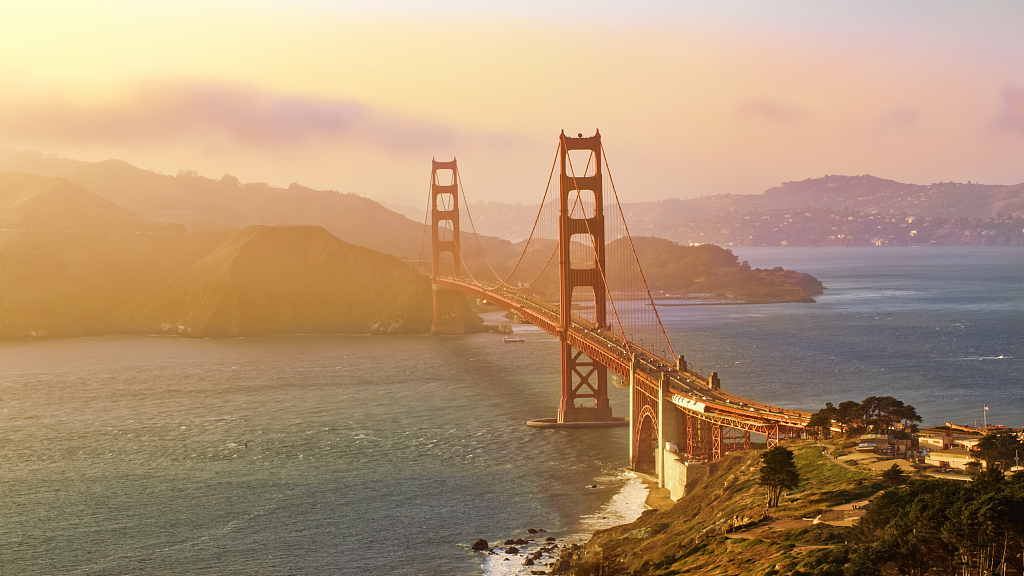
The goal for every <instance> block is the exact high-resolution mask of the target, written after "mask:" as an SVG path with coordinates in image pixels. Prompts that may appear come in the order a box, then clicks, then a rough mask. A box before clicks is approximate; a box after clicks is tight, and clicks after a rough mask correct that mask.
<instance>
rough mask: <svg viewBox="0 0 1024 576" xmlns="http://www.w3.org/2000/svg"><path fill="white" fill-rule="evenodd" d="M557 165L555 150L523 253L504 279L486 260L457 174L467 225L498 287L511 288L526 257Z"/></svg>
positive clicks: (464, 191) (485, 254) (463, 188)
mask: <svg viewBox="0 0 1024 576" xmlns="http://www.w3.org/2000/svg"><path fill="white" fill-rule="evenodd" d="M557 163H558V150H555V159H554V160H553V161H552V162H551V171H550V172H549V173H548V183H547V185H546V186H545V187H544V197H543V198H541V201H540V208H539V209H538V210H537V217H536V218H534V220H533V228H531V229H530V236H529V237H528V238H527V239H526V244H525V245H524V246H523V252H522V253H521V254H520V255H519V260H517V261H516V264H515V266H513V267H512V271H511V272H509V273H508V276H506V277H505V278H504V279H502V278H501V275H499V274H498V272H497V271H495V270H494V266H492V265H491V262H490V260H488V259H487V253H486V251H485V250H484V245H483V243H482V242H480V232H479V231H478V230H477V229H476V224H475V223H474V222H473V214H472V213H471V212H470V211H469V200H468V199H467V198H466V189H465V187H464V186H463V185H462V174H458V178H459V191H460V192H461V193H462V200H463V203H464V204H465V205H466V215H467V216H469V225H470V226H471V227H472V228H473V234H474V235H475V236H476V243H477V246H479V247H480V253H481V254H483V257H484V263H486V264H487V267H488V268H490V269H491V273H492V274H494V278H495V280H497V281H498V284H497V285H498V286H511V285H510V284H508V281H509V280H510V279H511V278H512V275H513V274H515V273H516V270H518V269H519V265H520V264H521V263H522V262H523V259H524V258H525V257H526V253H527V251H528V250H529V248H530V241H531V240H533V234H534V233H535V232H536V231H537V223H538V222H540V217H541V214H543V213H544V202H545V201H547V198H548V191H549V190H550V189H551V179H552V178H553V177H554V174H555V165H556V164H557ZM546 268H547V266H545V268H544V269H546ZM542 271H543V269H542ZM538 277H539V276H538ZM532 283H533V281H531V282H530V284H532Z"/></svg>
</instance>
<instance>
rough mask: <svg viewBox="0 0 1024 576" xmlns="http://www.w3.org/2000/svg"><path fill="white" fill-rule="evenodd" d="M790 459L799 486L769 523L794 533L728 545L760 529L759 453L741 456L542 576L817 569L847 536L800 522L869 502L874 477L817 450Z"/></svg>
mask: <svg viewBox="0 0 1024 576" xmlns="http://www.w3.org/2000/svg"><path fill="white" fill-rule="evenodd" d="M795 453H796V464H797V469H798V471H799V473H800V476H801V478H802V479H803V481H802V482H801V485H800V486H799V487H798V488H797V489H796V490H795V491H792V492H790V498H789V502H790V503H789V504H783V505H782V506H780V507H779V508H776V509H772V510H771V516H772V518H773V519H794V520H796V522H797V523H799V524H801V527H799V528H790V529H786V530H764V531H762V532H761V534H763V536H762V537H761V538H759V539H753V538H749V537H748V538H736V539H731V538H728V537H727V533H728V531H729V529H730V528H732V527H734V526H750V525H754V524H757V523H760V522H763V521H764V512H765V498H764V490H763V489H762V488H761V487H760V486H758V485H757V482H756V479H757V472H756V470H757V469H758V466H759V462H758V451H754V450H747V451H740V452H735V453H732V454H730V455H728V456H726V457H725V458H724V459H723V460H721V461H719V462H715V463H713V464H710V465H705V466H702V467H701V470H702V473H701V474H699V475H698V477H697V478H695V479H693V480H691V482H689V483H688V484H687V494H686V495H685V496H684V497H683V498H681V499H680V500H679V501H678V502H676V503H675V505H673V506H671V507H668V508H665V509H661V510H659V509H652V510H647V511H645V512H644V513H643V514H642V515H641V516H640V518H639V519H638V520H636V521H635V522H633V523H631V524H625V525H622V526H616V527H614V528H610V529H608V530H602V531H600V532H597V533H596V534H594V536H593V538H591V540H590V541H589V542H588V543H587V544H586V545H585V546H583V547H579V548H574V549H569V550H566V551H563V554H562V557H561V559H560V560H559V561H558V562H557V563H556V564H555V565H554V566H552V567H551V571H550V572H546V573H550V574H561V575H562V576H584V575H586V576H591V575H593V576H597V575H599V574H600V575H602V576H625V575H627V574H644V575H656V574H664V575H670V574H736V575H740V574H773V575H774V574H802V573H804V572H796V571H794V570H795V569H796V568H797V567H798V566H799V567H803V566H801V565H802V564H804V565H806V564H816V562H815V560H816V559H818V558H820V555H821V553H822V552H823V551H825V550H829V547H828V545H829V544H835V543H839V544H841V543H842V542H843V541H844V539H846V538H847V537H848V536H847V535H848V534H850V533H851V529H850V528H840V527H833V526H829V525H827V524H818V525H814V524H812V523H811V522H810V521H805V522H800V521H799V520H797V519H799V518H814V517H815V516H817V515H819V514H822V513H823V512H824V511H825V510H826V509H827V508H828V507H829V506H831V505H835V504H841V503H845V502H850V501H853V500H856V499H858V498H860V497H864V496H868V495H870V494H873V493H874V492H877V491H878V490H879V489H880V488H881V486H880V485H877V484H876V483H874V482H872V479H873V476H874V475H873V474H870V473H866V472H862V471H854V470H847V469H845V468H842V467H841V466H840V465H839V464H835V463H834V462H833V461H832V460H830V459H827V458H824V457H822V455H821V447H818V446H804V447H802V448H798V449H796V450H795ZM756 532H757V530H755V533H756ZM819 548H820V549H823V550H819ZM811 573H815V572H811ZM839 574H840V575H841V574H842V571H841V570H840V572H839Z"/></svg>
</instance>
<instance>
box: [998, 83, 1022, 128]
mask: <svg viewBox="0 0 1024 576" xmlns="http://www.w3.org/2000/svg"><path fill="white" fill-rule="evenodd" d="M995 128H996V130H998V131H1001V132H1015V133H1017V134H1019V135H1021V136H1024V90H1020V89H1017V88H1012V87H1007V88H1005V89H1003V101H1002V106H1001V108H1000V110H999V115H998V116H997V117H996V121H995Z"/></svg>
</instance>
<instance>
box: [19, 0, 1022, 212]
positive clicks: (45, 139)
mask: <svg viewBox="0 0 1024 576" xmlns="http://www.w3.org/2000/svg"><path fill="white" fill-rule="evenodd" d="M438 4H440V3H439V2H413V1H404V2H403V1H390V2H389V1H372V2H371V1H366V2H340V1H327V0H305V1H303V0H289V1H285V0H247V1H245V2H243V1H234V0H203V1H202V2H191V1H176V2H161V3H156V2H139V1H137V0H133V1H124V2H119V1H107V2H103V1H90V2H81V1H78V0H76V1H66V2H61V1H46V0H36V1H33V2H22V1H19V0H0V148H4V147H7V148H18V149H32V150H41V151H44V152H54V153H57V154H59V155H61V156H66V157H73V158H79V159H84V160H102V159H106V158H120V159H123V160H126V161H128V162H130V163H132V164H135V165H137V166H141V167H144V168H152V169H155V170H158V171H162V172H166V173H172V174H173V173H175V172H177V171H178V170H180V169H186V170H196V171H198V172H199V173H201V174H203V175H206V176H211V177H219V176H220V175H222V174H224V173H231V174H234V175H236V176H238V177H239V178H241V179H242V180H243V181H267V182H269V183H271V184H276V185H284V186H287V185H288V184H289V183H290V182H299V183H301V184H305V185H308V186H312V187H316V188H331V189H336V190H342V191H346V192H355V193H358V194H362V195H364V196H369V197H377V198H380V197H385V196H387V195H391V196H392V197H394V196H404V197H407V198H408V199H409V203H413V204H418V203H420V202H424V203H425V195H426V190H427V189H426V186H427V181H428V178H429V170H430V159H431V157H436V158H438V159H450V158H451V157H452V156H457V157H458V159H459V166H460V169H461V172H462V178H463V182H464V184H465V187H466V191H467V194H469V195H470V199H471V200H504V201H511V202H523V203H535V202H538V201H539V199H540V195H541V194H542V192H543V187H544V184H545V182H546V179H547V174H548V170H549V168H550V166H551V161H552V159H553V157H554V153H555V148H556V145H557V136H558V133H559V132H560V131H561V130H562V129H564V130H565V131H566V132H567V133H570V134H576V133H578V132H582V133H584V134H588V135H589V134H592V133H593V132H594V129H595V128H599V129H600V130H601V133H602V134H603V135H604V145H605V149H606V150H607V153H608V157H609V162H610V164H611V168H612V173H613V175H614V176H615V180H616V184H617V185H618V187H619V193H620V196H622V197H623V200H626V201H637V200H653V199H658V198H668V197H691V196H700V195H703V194H717V193H726V192H730V193H757V192H760V191H762V190H764V189H765V188H768V187H770V186H773V185H776V184H778V183H779V182H782V181H786V180H802V179H805V178H813V177H818V176H822V175H825V174H851V175H852V174H873V175H876V176H880V177H884V178H891V179H894V180H900V181H904V182H914V183H925V184H926V183H931V182H937V181H948V180H955V181H967V180H971V181H976V182H977V181H980V182H983V183H993V184H996V183H1004V184H1009V183H1018V182H1022V181H1024V34H1022V33H1021V30H1022V29H1024V2H1015V1H1013V2H1011V1H1006V2H984V1H978V0H974V1H963V2H943V1H937V0H929V1H921V2H913V1H901V2H892V1H891V0H887V1H865V0H857V1H850V2H841V1H828V2H825V1H821V0H814V1H785V0H778V1H771V2H769V1H762V2H730V1H716V2H710V1H707V2H703V1H702V2H698V1H687V0H674V1H651V2H645V3H640V2H609V1H594V0H589V1H580V2H573V1H564V0H544V1H541V0H536V1H533V0H527V1H518V2H516V1H514V0H507V1H504V2H487V1H474V2H470V1H463V2H447V3H443V5H442V6H438Z"/></svg>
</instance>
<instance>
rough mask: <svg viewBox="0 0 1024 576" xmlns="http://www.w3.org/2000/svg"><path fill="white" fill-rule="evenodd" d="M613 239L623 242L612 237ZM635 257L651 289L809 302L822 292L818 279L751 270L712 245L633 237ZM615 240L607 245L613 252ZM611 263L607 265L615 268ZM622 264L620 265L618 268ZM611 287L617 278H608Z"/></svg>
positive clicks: (771, 271)
mask: <svg viewBox="0 0 1024 576" xmlns="http://www.w3.org/2000/svg"><path fill="white" fill-rule="evenodd" d="M615 242H624V240H621V239H620V240H616V241H615ZM633 245H634V246H635V248H636V254H637V258H639V260H640V265H641V266H642V267H643V270H644V275H645V276H646V278H647V283H648V284H649V285H650V287H651V289H652V290H656V291H661V292H673V293H680V292H681V293H696V294H715V295H718V296H719V297H722V296H724V297H728V298H732V299H737V300H745V301H789V302H813V300H812V299H811V296H816V295H818V294H821V293H822V292H823V291H824V289H825V287H824V286H823V285H822V283H821V281H820V280H818V279H817V278H815V277H813V276H811V275H810V274H805V273H802V272H794V271H792V270H783V269H782V268H781V267H776V268H773V269H770V270H767V269H762V268H754V269H751V268H750V266H749V265H748V264H747V263H746V262H740V261H739V258H738V257H737V256H736V255H735V254H733V253H732V251H731V250H727V249H725V248H722V247H720V246H716V245H714V244H702V245H699V246H682V245H680V244H676V243H675V242H672V241H671V240H665V239H663V238H651V237H643V236H641V237H638V238H633ZM614 249H615V243H614V242H613V243H612V245H611V246H610V247H609V251H610V252H612V253H619V254H621V253H623V252H624V251H623V250H614ZM613 265H614V262H611V263H609V270H615V269H616V268H615V267H614V266H613ZM620 269H621V267H620ZM609 283H610V284H611V285H612V286H614V285H615V284H616V280H614V279H609Z"/></svg>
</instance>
